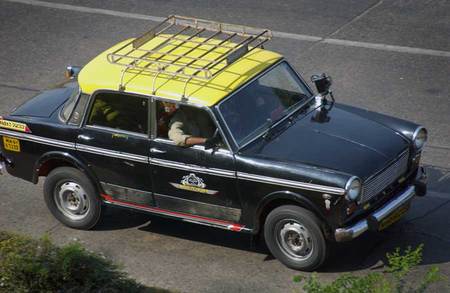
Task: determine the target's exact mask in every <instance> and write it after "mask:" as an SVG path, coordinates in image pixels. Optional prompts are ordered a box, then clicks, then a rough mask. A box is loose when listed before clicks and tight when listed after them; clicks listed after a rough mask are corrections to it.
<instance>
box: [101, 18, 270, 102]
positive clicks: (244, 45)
mask: <svg viewBox="0 0 450 293" xmlns="http://www.w3.org/2000/svg"><path fill="white" fill-rule="evenodd" d="M155 38H159V39H160V41H159V42H155V44H154V45H153V47H151V48H149V46H145V45H146V44H148V43H149V42H150V41H151V40H153V39H155ZM271 38H272V32H271V31H270V30H266V29H258V28H252V27H247V26H242V25H233V24H226V23H219V22H213V21H209V20H203V19H197V18H191V17H184V16H177V15H171V16H169V17H168V18H166V19H165V20H164V21H162V22H161V23H159V24H158V25H156V26H155V27H153V28H152V29H151V30H149V31H148V32H146V33H144V34H143V35H141V36H140V37H138V38H136V39H134V40H132V41H130V42H127V43H126V44H124V45H123V46H121V47H120V48H118V49H116V50H115V51H114V52H111V53H109V54H108V55H107V59H108V61H109V62H110V63H112V64H117V65H121V66H124V69H123V71H122V76H121V81H120V85H119V89H122V90H123V89H124V86H123V78H124V75H125V73H126V72H130V70H131V71H134V70H137V71H136V74H139V73H141V72H151V73H155V76H154V79H153V85H152V92H153V93H154V92H155V80H156V78H157V76H158V75H159V74H165V75H168V76H173V77H175V76H176V77H182V78H186V79H187V80H186V83H185V87H184V91H185V90H186V85H187V83H188V82H189V81H190V80H191V79H193V78H195V79H199V80H209V79H211V78H213V77H214V76H215V75H216V74H218V73H220V72H221V71H223V70H224V69H225V68H226V67H227V66H229V65H230V64H232V63H233V62H234V61H236V60H238V59H239V58H240V57H242V56H243V55H245V54H247V53H248V52H250V51H252V50H253V49H255V48H258V47H262V45H263V44H264V43H265V42H266V41H268V40H270V39H271ZM199 52H201V54H199ZM183 96H184V93H183Z"/></svg>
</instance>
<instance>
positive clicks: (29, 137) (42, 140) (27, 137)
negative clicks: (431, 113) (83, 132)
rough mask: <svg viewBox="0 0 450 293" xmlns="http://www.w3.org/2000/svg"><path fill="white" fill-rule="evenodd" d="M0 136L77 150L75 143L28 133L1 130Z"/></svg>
mask: <svg viewBox="0 0 450 293" xmlns="http://www.w3.org/2000/svg"><path fill="white" fill-rule="evenodd" d="M0 134H1V135H6V136H11V137H14V138H18V139H21V140H25V141H31V142H36V143H40V144H45V145H50V146H58V147H62V148H67V149H72V150H74V149H75V143H72V142H68V141H63V140H58V139H53V138H48V137H42V136H37V135H33V134H28V133H22V132H16V131H10V130H5V129H0Z"/></svg>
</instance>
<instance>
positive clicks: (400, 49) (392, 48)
mask: <svg viewBox="0 0 450 293" xmlns="http://www.w3.org/2000/svg"><path fill="white" fill-rule="evenodd" d="M4 1H8V2H14V3H22V4H28V5H33V6H40V7H47V8H54V9H62V10H69V11H77V12H84V13H93V14H103V15H110V16H117V17H124V18H133V19H141V20H149V21H155V22H161V21H163V20H164V19H165V18H164V17H159V16H151V15H145V14H138V13H130V12H121V11H115V10H109V9H100V8H91V7H85V6H76V5H69V4H61V3H52V2H45V1H39V0H4ZM273 35H274V36H275V37H278V38H283V39H291V40H298V41H307V42H317V43H324V44H331V45H337V46H346V47H358V48H365V49H373V50H381V51H389V52H397V53H406V54H419V55H428V56H437V57H447V58H449V57H450V51H442V50H433V49H424V48H416V47H406V46H396V45H388V44H381V43H368V42H359V41H350V40H341V39H332V38H322V37H318V36H310V35H302V34H294V33H286V32H279V31H273Z"/></svg>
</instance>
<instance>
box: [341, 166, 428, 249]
mask: <svg viewBox="0 0 450 293" xmlns="http://www.w3.org/2000/svg"><path fill="white" fill-rule="evenodd" d="M418 177H419V178H416V181H415V183H414V184H412V185H409V186H408V187H407V188H406V189H404V190H403V191H402V192H401V193H399V194H398V195H397V196H395V198H394V199H392V200H390V201H388V202H387V203H386V204H385V205H384V206H382V207H381V208H379V209H378V210H376V211H375V212H374V213H372V214H371V215H370V216H368V217H367V218H365V219H362V220H360V221H359V222H357V223H356V224H354V225H352V226H350V227H345V228H338V229H336V230H335V231H334V237H335V239H336V241H337V242H344V241H349V240H352V239H355V238H356V237H358V236H360V235H361V234H363V233H364V232H366V231H367V230H378V226H379V224H380V223H381V222H382V221H383V220H384V219H386V218H387V217H389V216H390V215H392V214H393V213H394V212H395V211H396V210H397V209H399V208H400V207H402V206H405V205H407V204H409V202H410V201H411V199H412V198H413V197H414V195H417V196H423V195H425V193H426V183H425V182H426V174H425V172H424V170H423V169H420V175H419V176H418Z"/></svg>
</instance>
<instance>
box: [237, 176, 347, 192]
mask: <svg viewBox="0 0 450 293" xmlns="http://www.w3.org/2000/svg"><path fill="white" fill-rule="evenodd" d="M237 178H238V179H244V180H249V181H254V182H260V183H268V184H275V185H280V186H286V187H293V188H301V189H306V190H311V191H318V192H324V193H330V194H339V195H343V194H345V189H343V188H339V187H331V186H324V185H318V184H313V183H307V182H299V181H293V180H286V179H280V178H274V177H267V176H261V175H254V174H248V173H243V172H237Z"/></svg>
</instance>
